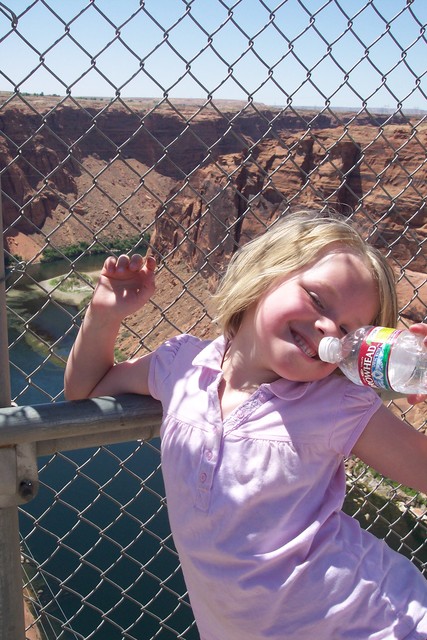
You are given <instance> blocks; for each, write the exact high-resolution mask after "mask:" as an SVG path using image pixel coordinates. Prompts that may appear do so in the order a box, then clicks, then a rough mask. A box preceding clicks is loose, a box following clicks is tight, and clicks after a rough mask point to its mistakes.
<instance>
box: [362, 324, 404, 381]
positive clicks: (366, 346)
mask: <svg viewBox="0 0 427 640" xmlns="http://www.w3.org/2000/svg"><path fill="white" fill-rule="evenodd" d="M401 333H402V331H401V330H399V329H389V328H387V327H373V328H372V329H371V330H370V332H369V333H368V335H367V336H366V338H365V339H364V341H363V342H362V345H361V347H360V351H359V359H358V365H359V377H360V380H361V382H362V383H363V384H364V385H366V386H368V387H377V388H379V389H391V387H390V381H389V377H388V364H389V360H390V352H391V349H392V347H393V344H394V343H395V341H396V338H397V337H398V335H400V334H401Z"/></svg>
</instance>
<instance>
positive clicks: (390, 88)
mask: <svg viewBox="0 0 427 640" xmlns="http://www.w3.org/2000/svg"><path fill="white" fill-rule="evenodd" d="M48 7H50V9H51V10H50V9H49V8H48ZM7 8H9V9H12V10H13V11H14V13H15V14H16V15H17V17H18V23H17V27H16V29H15V30H14V29H11V22H10V19H8V17H7V11H6V9H7ZM426 23H427V0H413V1H412V3H410V4H409V5H408V3H407V0H282V1H279V0H274V1H273V0H146V1H145V2H139V0H92V1H91V0H35V1H34V0H32V1H30V0H5V1H4V2H1V3H0V90H3V91H13V90H14V89H15V87H17V88H19V90H20V91H22V92H28V93H40V92H43V93H45V94H49V93H55V94H59V95H65V94H66V93H67V92H69V93H71V95H73V96H76V97H81V96H90V97H92V96H105V97H111V96H114V95H116V92H120V95H122V96H123V97H130V96H136V97H154V98H157V97H161V96H163V95H165V94H167V95H168V96H170V97H171V98H206V97H207V96H213V98H214V99H215V98H217V99H220V98H221V99H237V100H247V99H248V97H250V98H251V99H253V100H254V101H257V102H263V103H266V104H269V105H277V106H279V105H284V104H287V103H288V102H291V103H292V104H293V105H295V106H323V105H325V104H331V106H336V107H340V106H350V107H360V106H362V103H363V101H366V102H367V104H368V106H369V107H381V108H384V107H386V108H391V109H395V108H396V107H397V105H398V104H399V103H401V104H402V105H403V107H406V108H408V109H409V108H412V109H423V110H427V99H426V95H427V78H426V71H427V39H426V35H424V29H425V28H426ZM368 54H369V55H368Z"/></svg>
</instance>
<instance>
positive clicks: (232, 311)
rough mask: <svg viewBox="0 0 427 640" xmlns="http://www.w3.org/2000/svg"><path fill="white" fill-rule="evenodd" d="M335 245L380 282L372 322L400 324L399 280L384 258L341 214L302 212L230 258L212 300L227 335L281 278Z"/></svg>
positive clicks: (283, 219) (281, 222)
mask: <svg viewBox="0 0 427 640" xmlns="http://www.w3.org/2000/svg"><path fill="white" fill-rule="evenodd" d="M333 243H334V244H337V243H338V244H340V245H341V246H344V247H348V248H349V250H351V251H352V252H353V253H355V254H357V255H358V256H359V257H361V258H362V259H363V260H364V261H365V263H366V265H367V266H368V268H369V269H370V271H371V273H372V276H373V278H374V280H375V281H376V283H377V287H378V299H379V312H378V315H377V317H376V318H373V319H372V324H375V325H381V326H389V327H394V326H396V323H397V296H396V287H395V276H394V273H393V271H392V269H391V267H390V265H389V264H388V262H387V260H386V258H385V257H384V256H383V255H382V254H381V253H380V252H379V251H378V250H377V249H375V247H373V246H371V245H369V244H367V242H366V241H365V240H364V239H363V238H362V236H361V235H360V233H359V232H358V231H357V230H356V228H355V227H354V226H352V225H351V224H350V223H349V222H348V221H347V220H346V219H345V218H344V217H343V216H339V215H338V214H336V213H334V212H331V211H326V212H325V211H322V212H320V211H316V210H301V211H298V212H296V213H291V214H288V215H286V216H285V217H283V218H282V219H280V220H279V221H277V222H276V223H275V224H273V225H272V226H271V227H270V229H269V230H268V231H267V232H266V233H264V234H262V235H261V236H258V237H257V238H255V239H254V240H251V241H250V242H248V243H247V244H245V245H244V246H243V247H242V248H241V249H240V250H239V251H238V252H237V253H236V254H235V255H234V256H233V258H232V259H231V261H230V263H229V266H228V269H227V271H226V273H225V275H224V277H223V279H222V281H221V283H220V285H219V287H218V290H217V292H216V294H215V295H214V297H213V302H214V304H215V307H216V318H215V319H216V321H217V322H218V324H219V326H220V328H221V330H222V332H223V333H224V335H225V337H226V338H228V339H231V338H233V337H234V336H235V335H236V333H237V331H238V329H239V327H240V323H241V320H242V316H243V314H244V312H245V310H246V309H247V308H248V307H249V306H250V305H251V304H252V303H254V302H255V301H256V300H258V298H259V297H260V296H261V295H262V294H263V293H265V291H266V290H267V289H268V288H269V287H271V286H272V284H273V283H274V282H275V280H276V279H277V278H279V277H283V276H286V275H289V274H290V273H292V272H293V271H296V270H297V269H301V268H302V267H304V266H306V265H309V264H310V263H312V262H314V261H315V260H316V258H317V257H318V256H319V254H320V252H324V251H325V249H327V247H328V246H329V245H332V244H333Z"/></svg>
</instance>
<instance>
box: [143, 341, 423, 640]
mask: <svg viewBox="0 0 427 640" xmlns="http://www.w3.org/2000/svg"><path fill="white" fill-rule="evenodd" d="M224 347H225V343H224V339H223V338H219V339H217V340H215V341H213V342H202V341H200V340H198V339H197V338H194V337H192V336H187V335H183V336H179V337H177V338H175V339H173V340H171V341H168V342H167V343H165V344H164V345H162V346H161V347H160V348H159V349H158V350H157V351H156V353H155V355H154V357H153V361H152V365H151V370H150V392H151V394H152V395H153V396H154V397H155V398H158V399H159V400H160V401H161V402H162V405H163V410H164V422H163V425H162V430H161V438H162V468H163V475H164V480H165V487H166V496H167V501H168V510H169V518H170V523H171V529H172V533H173V536H174V541H175V544H176V547H177V549H178V552H179V555H180V559H181V563H182V569H183V573H184V577H185V580H186V584H187V587H188V591H189V595H190V600H191V605H192V607H193V611H194V615H195V618H196V622H197V625H198V629H199V632H200V636H201V638H203V640H242V639H243V638H244V639H245V640H261V639H263V638H268V639H271V640H368V639H370V640H386V639H387V640H390V639H396V640H397V639H399V640H403V639H404V638H405V639H406V640H409V639H410V640H426V638H427V581H426V580H425V578H424V577H423V576H422V574H421V573H420V572H419V571H418V569H417V568H416V567H415V566H414V565H413V564H411V563H410V561H409V560H407V559H406V558H404V557H403V556H401V555H400V554H398V553H396V552H394V551H392V550H391V549H390V548H389V547H388V546H387V545H386V544H385V543H384V542H383V541H381V540H378V539H377V538H375V537H374V536H373V535H371V534H370V533H368V532H366V531H364V530H362V529H361V528H360V526H359V524H358V522H357V521H356V520H354V519H353V518H351V517H349V516H347V515H345V514H344V513H343V512H342V511H341V506H342V503H343V499H344V495H345V472H344V464H343V458H344V456H347V455H348V454H349V453H350V452H351V450H352V447H353V446H354V444H355V442H356V441H357V439H358V437H359V436H360V434H361V432H362V431H363V429H364V428H365V426H366V424H367V422H368V421H369V419H370V417H371V416H372V415H373V413H374V412H375V411H376V410H377V409H378V407H379V405H380V400H379V399H378V397H377V396H376V394H375V393H373V392H372V391H371V390H368V389H366V388H362V387H357V386H356V385H354V384H352V383H350V382H348V381H347V380H346V379H344V378H341V377H339V376H329V377H328V378H326V379H325V380H322V381H319V382H313V383H294V382H289V381H287V380H278V381H276V382H273V383H272V384H265V385H262V386H261V387H260V388H259V389H258V390H257V391H256V392H255V393H254V394H253V395H252V396H251V397H250V398H249V399H248V400H247V401H246V402H244V403H243V404H242V405H241V406H240V407H238V408H237V409H236V410H235V411H234V412H233V413H232V414H231V415H230V416H228V418H227V419H226V420H224V421H223V420H222V418H221V410H220V404H219V400H218V393H217V389H218V383H219V381H220V379H221V376H222V372H221V368H220V363H221V361H222V356H223V352H224Z"/></svg>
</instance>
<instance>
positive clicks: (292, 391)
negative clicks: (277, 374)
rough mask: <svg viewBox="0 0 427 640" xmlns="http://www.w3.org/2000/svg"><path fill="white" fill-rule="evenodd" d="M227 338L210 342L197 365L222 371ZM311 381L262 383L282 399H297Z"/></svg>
mask: <svg viewBox="0 0 427 640" xmlns="http://www.w3.org/2000/svg"><path fill="white" fill-rule="evenodd" d="M226 347H227V340H226V338H225V337H224V336H219V337H218V338H216V339H215V340H212V341H211V342H209V343H208V344H207V345H206V346H205V347H204V349H202V350H201V351H200V352H199V353H198V354H197V356H196V357H195V358H194V360H193V365H194V366H195V367H207V368H209V369H212V370H214V371H221V363H222V359H223V357H224V353H225V349H226ZM310 384H311V382H294V381H292V380H286V379H285V378H279V380H275V381H274V382H270V383H266V384H263V385H261V387H262V388H263V389H269V390H270V391H271V392H272V393H273V394H274V395H275V396H277V397H278V398H280V399H282V400H296V399H298V398H302V396H303V395H304V394H305V393H306V391H307V389H308V387H309V385H310Z"/></svg>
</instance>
